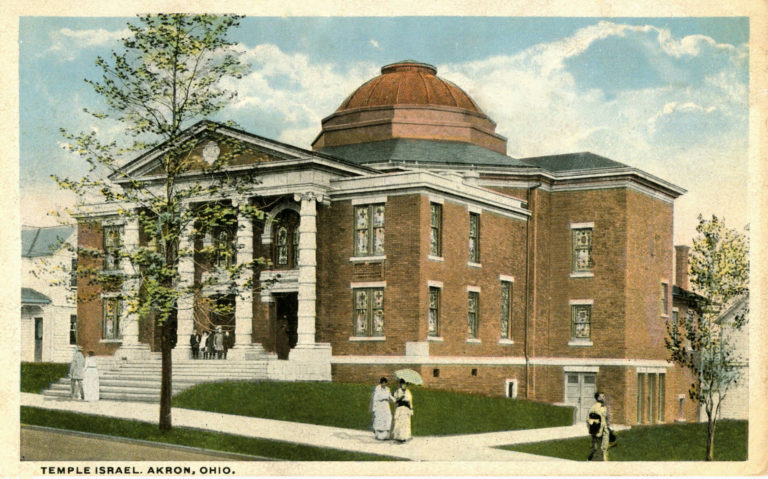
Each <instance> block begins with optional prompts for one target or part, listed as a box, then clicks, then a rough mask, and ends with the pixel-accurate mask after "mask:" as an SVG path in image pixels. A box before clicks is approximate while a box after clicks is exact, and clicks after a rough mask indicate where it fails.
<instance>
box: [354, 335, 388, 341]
mask: <svg viewBox="0 0 768 479" xmlns="http://www.w3.org/2000/svg"><path fill="white" fill-rule="evenodd" d="M349 340H350V341H386V340H387V337H386V336H350V337H349Z"/></svg>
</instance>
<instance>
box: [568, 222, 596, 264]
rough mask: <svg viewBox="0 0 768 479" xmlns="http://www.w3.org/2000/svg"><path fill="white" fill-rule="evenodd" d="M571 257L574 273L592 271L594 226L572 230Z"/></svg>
mask: <svg viewBox="0 0 768 479" xmlns="http://www.w3.org/2000/svg"><path fill="white" fill-rule="evenodd" d="M571 244H572V249H571V258H572V263H573V265H572V268H573V272H574V273H588V272H590V271H592V228H575V229H572V230H571Z"/></svg>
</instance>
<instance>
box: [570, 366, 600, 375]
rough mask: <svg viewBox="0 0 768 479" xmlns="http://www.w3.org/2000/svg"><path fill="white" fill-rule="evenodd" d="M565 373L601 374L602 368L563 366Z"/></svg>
mask: <svg viewBox="0 0 768 479" xmlns="http://www.w3.org/2000/svg"><path fill="white" fill-rule="evenodd" d="M563 372H564V373H599V372H600V366H563Z"/></svg>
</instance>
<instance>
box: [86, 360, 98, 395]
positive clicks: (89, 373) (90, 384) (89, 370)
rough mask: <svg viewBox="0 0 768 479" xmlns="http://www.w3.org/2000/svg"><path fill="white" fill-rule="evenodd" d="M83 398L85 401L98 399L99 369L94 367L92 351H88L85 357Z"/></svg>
mask: <svg viewBox="0 0 768 479" xmlns="http://www.w3.org/2000/svg"><path fill="white" fill-rule="evenodd" d="M83 399H85V400H86V401H98V400H99V369H98V368H97V367H96V357H95V356H94V355H93V351H88V357H87V358H85V372H84V374H83Z"/></svg>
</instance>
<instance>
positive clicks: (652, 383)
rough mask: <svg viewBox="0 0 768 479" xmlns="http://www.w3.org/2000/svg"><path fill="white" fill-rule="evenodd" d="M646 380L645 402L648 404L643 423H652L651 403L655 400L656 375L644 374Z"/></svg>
mask: <svg viewBox="0 0 768 479" xmlns="http://www.w3.org/2000/svg"><path fill="white" fill-rule="evenodd" d="M646 379H647V382H648V395H647V396H646V401H647V402H648V409H647V414H646V416H645V422H647V423H652V422H653V420H654V416H653V402H654V400H655V399H656V375H655V374H646Z"/></svg>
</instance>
